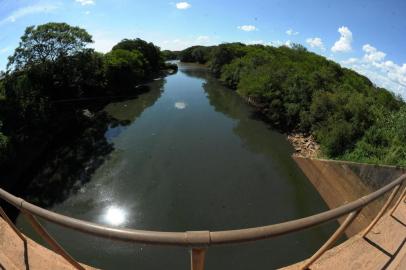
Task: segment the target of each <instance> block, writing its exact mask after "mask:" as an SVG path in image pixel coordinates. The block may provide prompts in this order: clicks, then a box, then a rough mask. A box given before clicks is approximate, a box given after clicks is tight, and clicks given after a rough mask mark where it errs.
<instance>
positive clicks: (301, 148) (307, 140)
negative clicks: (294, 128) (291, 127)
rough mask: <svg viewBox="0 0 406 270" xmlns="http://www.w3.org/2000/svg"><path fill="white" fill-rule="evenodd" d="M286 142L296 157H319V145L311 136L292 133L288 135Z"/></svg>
mask: <svg viewBox="0 0 406 270" xmlns="http://www.w3.org/2000/svg"><path fill="white" fill-rule="evenodd" d="M288 141H289V142H290V143H291V144H292V145H293V148H294V149H295V154H296V155H299V156H302V157H307V158H317V157H319V156H320V145H319V144H318V143H317V142H316V140H315V139H314V137H313V136H312V135H304V134H302V133H292V134H289V135H288Z"/></svg>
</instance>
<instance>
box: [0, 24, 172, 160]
mask: <svg viewBox="0 0 406 270" xmlns="http://www.w3.org/2000/svg"><path fill="white" fill-rule="evenodd" d="M91 42H92V37H91V35H90V34H88V33H87V32H86V30H84V29H81V28H79V27H72V26H70V25H68V24H66V23H47V24H44V25H39V26H30V27H27V29H26V31H25V33H24V35H23V36H22V37H21V41H20V43H19V46H18V47H17V48H16V49H15V52H14V54H13V55H12V56H10V57H9V63H8V65H7V68H8V70H7V72H6V73H5V74H3V73H1V74H0V75H1V76H0V168H1V166H7V163H8V164H11V163H12V161H13V160H19V158H20V159H21V158H27V159H28V157H29V156H30V155H31V153H30V154H25V153H27V152H28V151H29V149H32V150H33V151H32V159H35V155H40V154H41V151H40V150H39V149H40V148H41V147H43V148H46V147H45V146H44V145H47V144H51V143H53V141H55V140H56V138H58V136H60V135H61V134H63V133H64V132H65V131H66V130H67V129H71V128H72V127H73V126H74V127H78V130H79V131H78V132H79V133H80V128H82V127H84V125H83V124H81V123H83V122H84V120H85V119H86V117H85V116H84V115H87V118H89V117H91V116H92V115H93V113H94V112H96V111H98V110H99V109H100V107H102V106H103V104H105V103H102V102H100V100H102V101H103V100H104V102H108V98H111V97H117V96H135V95H137V94H139V93H140V92H141V91H145V89H143V88H142V87H137V86H138V85H139V84H140V83H143V82H145V81H147V80H150V79H152V78H153V77H155V76H160V75H161V74H163V72H164V70H165V69H167V68H170V69H172V70H173V69H174V67H173V66H172V65H167V64H165V62H164V60H163V56H162V54H161V51H160V49H159V47H157V46H155V45H154V44H153V43H148V42H146V41H143V40H141V39H134V40H130V39H124V40H123V41H121V42H119V43H118V44H116V45H115V46H114V47H113V49H112V51H111V52H109V53H107V54H102V53H98V52H95V51H94V50H93V49H89V48H87V47H86V45H87V44H89V43H91ZM92 100H93V101H94V100H97V104H94V103H91V102H92ZM92 110H93V111H92ZM84 112H86V113H84ZM10 149H12V151H11V150H10ZM28 163H29V161H27V164H28Z"/></svg>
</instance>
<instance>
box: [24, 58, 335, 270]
mask: <svg viewBox="0 0 406 270" xmlns="http://www.w3.org/2000/svg"><path fill="white" fill-rule="evenodd" d="M179 65H180V69H179V72H178V73H177V74H175V75H171V76H168V77H166V78H163V79H159V80H156V81H153V82H151V83H149V84H148V86H149V87H150V91H148V92H146V93H144V94H141V95H140V96H139V97H137V98H135V99H131V100H126V101H121V102H114V103H110V104H109V105H108V106H106V107H105V109H104V110H105V111H106V112H107V113H108V114H109V115H110V116H112V117H113V118H115V119H117V120H119V121H120V123H121V124H118V125H117V124H114V125H113V124H109V127H108V129H107V130H106V131H105V133H104V137H103V140H105V141H106V142H107V143H108V144H109V145H111V146H112V147H111V149H110V151H104V152H102V153H103V157H102V159H101V160H102V162H99V163H97V166H96V169H95V170H94V171H91V173H90V174H89V175H90V176H89V177H90V178H89V181H88V182H87V183H86V184H83V185H82V186H80V188H79V189H78V191H77V192H72V193H71V194H69V195H68V196H67V199H66V200H64V201H63V202H60V203H56V204H53V205H52V206H50V207H49V208H50V209H51V210H53V211H56V212H58V213H62V214H65V215H69V216H72V217H75V218H79V219H83V220H88V221H92V222H97V223H102V224H106V225H111V226H118V227H128V228H137V229H147V230H162V231H186V230H226V229H235V228H246V227H252V226H262V225H268V224H273V223H277V222H283V221H287V220H290V219H295V218H299V217H304V216H307V215H310V214H314V213H317V212H321V211H323V210H326V209H327V208H326V205H325V204H324V202H323V201H322V199H321V198H320V196H319V195H318V193H317V191H316V190H315V189H314V188H313V187H312V186H311V184H310V183H309V182H308V180H306V178H305V177H304V175H303V174H302V172H301V171H300V170H299V168H298V167H297V165H296V164H295V163H294V161H293V160H292V159H291V154H292V151H293V149H292V147H291V146H290V144H289V143H288V142H287V140H286V137H285V136H284V135H282V134H280V133H278V132H276V131H274V130H272V129H271V128H270V127H269V126H268V125H267V124H266V123H264V122H263V121H261V120H260V119H258V118H257V117H256V116H255V112H254V110H253V109H252V108H251V107H249V106H248V105H247V104H245V102H244V101H243V100H242V99H241V98H240V97H239V96H238V95H237V94H236V93H234V92H233V91H231V90H229V89H227V88H224V87H222V86H221V85H220V84H219V82H218V81H217V80H216V79H214V78H213V77H212V76H211V75H210V74H209V73H208V71H207V70H206V69H205V68H204V67H202V66H198V65H191V64H179ZM69 147H71V148H73V149H75V147H79V146H75V145H71V146H69ZM88 148H89V147H88ZM95 149H96V148H95ZM90 151H93V150H91V149H90ZM97 153H98V152H97ZM97 155H101V154H97ZM85 169H86V168H83V170H85ZM58 170H62V169H61V168H56V169H55V170H52V173H51V174H52V175H53V174H57V173H58ZM18 225H19V226H20V227H23V229H24V230H25V231H26V232H27V233H28V234H30V235H33V234H32V231H31V230H30V229H29V228H28V226H27V224H26V223H25V222H24V221H23V220H22V219H21V218H19V219H18ZM46 226H47V228H48V229H49V230H50V232H51V233H52V234H53V235H54V236H55V237H56V238H57V240H58V241H60V243H61V244H62V245H63V246H64V247H65V248H66V249H67V250H68V251H69V252H70V253H71V254H72V255H73V256H74V257H75V258H77V259H78V260H81V261H83V262H85V263H88V264H90V265H93V266H96V267H100V268H103V269H188V266H189V254H188V252H187V250H186V249H184V248H176V247H157V246H146V245H141V244H129V243H119V242H115V241H110V240H105V239H100V238H96V237H91V236H87V235H83V234H81V233H77V232H73V231H70V230H66V229H63V228H60V227H57V226H54V225H51V224H46ZM334 227H335V224H332V225H331V226H327V227H326V226H323V227H321V228H318V229H311V230H307V231H305V232H300V233H295V234H292V235H289V236H283V237H278V238H275V239H271V240H265V241H259V242H254V243H248V244H242V245H232V246H221V247H213V248H210V249H209V252H208V254H207V269H264V268H267V269H273V268H276V267H280V266H283V265H287V264H290V263H293V262H296V261H298V260H302V259H304V258H306V257H308V256H310V255H311V254H312V252H314V251H315V250H316V249H317V248H318V247H319V246H320V245H321V244H322V243H323V242H324V241H325V240H326V239H327V237H328V236H329V234H330V233H331V232H332V229H334Z"/></svg>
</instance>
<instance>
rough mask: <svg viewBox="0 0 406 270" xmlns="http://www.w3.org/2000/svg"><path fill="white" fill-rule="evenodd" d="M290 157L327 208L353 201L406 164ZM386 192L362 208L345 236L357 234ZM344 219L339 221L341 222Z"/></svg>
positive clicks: (373, 213) (400, 170)
mask: <svg viewBox="0 0 406 270" xmlns="http://www.w3.org/2000/svg"><path fill="white" fill-rule="evenodd" d="M293 159H294V160H295V161H296V163H297V164H298V165H299V167H300V168H301V169H302V171H303V172H304V174H305V175H306V176H307V178H308V179H309V181H310V182H311V183H312V184H313V185H314V187H315V188H316V189H317V191H318V192H319V193H320V195H321V196H322V198H323V199H324V200H325V202H326V203H327V205H328V206H329V208H330V209H333V208H336V207H338V206H340V205H344V204H346V203H348V202H351V201H355V200H357V199H359V198H361V197H362V196H364V195H367V194H369V193H371V192H373V191H375V190H377V189H379V188H381V187H383V186H385V185H387V184H389V183H390V182H391V181H392V180H394V179H396V178H397V177H399V176H400V175H402V174H404V173H406V168H397V167H393V166H378V165H369V164H362V163H354V162H345V161H334V160H323V159H313V158H305V157H301V156H298V155H294V156H293ZM389 193H390V192H389ZM389 193H387V194H386V196H384V197H382V198H380V199H378V200H377V201H375V202H374V203H372V204H370V205H368V206H367V207H365V208H364V209H363V210H362V212H361V213H360V215H359V216H358V217H357V219H356V220H355V221H354V222H353V224H352V225H351V226H350V227H349V228H348V230H347V231H346V234H347V236H353V235H355V234H357V233H358V232H359V231H361V230H362V229H363V228H365V227H366V226H367V225H368V224H369V223H370V222H371V221H372V220H373V218H374V217H375V216H376V214H377V213H378V212H379V210H380V209H381V207H382V206H383V204H384V203H385V201H386V198H387V197H388V196H389ZM344 219H345V218H342V219H340V220H339V221H340V222H342V221H343V220H344Z"/></svg>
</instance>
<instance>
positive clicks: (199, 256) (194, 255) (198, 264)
mask: <svg viewBox="0 0 406 270" xmlns="http://www.w3.org/2000/svg"><path fill="white" fill-rule="evenodd" d="M205 257H206V248H192V250H191V251H190V269H191V270H204V261H205Z"/></svg>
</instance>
